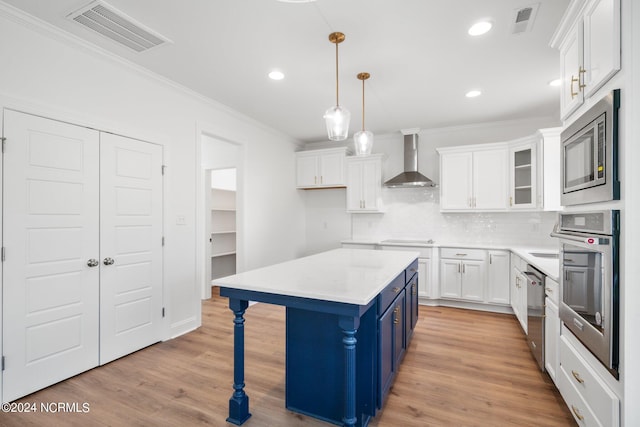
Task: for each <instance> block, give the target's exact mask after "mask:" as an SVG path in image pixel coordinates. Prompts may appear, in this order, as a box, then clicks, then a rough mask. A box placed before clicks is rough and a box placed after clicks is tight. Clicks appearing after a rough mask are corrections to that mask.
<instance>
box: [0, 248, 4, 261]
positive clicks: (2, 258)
mask: <svg viewBox="0 0 640 427" xmlns="http://www.w3.org/2000/svg"><path fill="white" fill-rule="evenodd" d="M0 261H2V262H4V246H3V247H2V250H0Z"/></svg>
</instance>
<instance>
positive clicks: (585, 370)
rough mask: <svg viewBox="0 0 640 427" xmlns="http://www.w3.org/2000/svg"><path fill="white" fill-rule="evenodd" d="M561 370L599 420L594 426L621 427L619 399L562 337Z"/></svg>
mask: <svg viewBox="0 0 640 427" xmlns="http://www.w3.org/2000/svg"><path fill="white" fill-rule="evenodd" d="M560 370H561V372H563V373H564V375H565V376H566V378H567V379H568V380H569V381H570V383H571V385H572V386H573V387H574V388H575V389H576V390H577V392H578V393H579V394H580V396H581V397H582V398H583V399H584V402H585V403H586V405H587V406H588V407H589V408H590V409H591V411H592V412H593V415H594V416H595V417H596V418H597V420H598V424H594V425H605V426H618V425H620V401H619V399H618V397H617V396H616V395H615V394H614V393H613V391H611V389H610V388H609V387H608V386H607V385H606V384H605V383H604V381H602V380H601V379H600V377H599V376H598V374H596V373H595V371H594V370H593V369H592V368H591V367H590V366H589V365H588V364H587V362H586V361H585V360H584V359H583V358H582V356H580V355H579V354H578V351H577V350H576V349H575V348H574V347H573V345H572V344H571V343H569V342H568V341H567V340H566V338H564V337H563V336H561V337H560ZM563 396H564V394H563ZM567 403H569V402H567ZM569 408H571V405H569ZM585 425H587V424H585Z"/></svg>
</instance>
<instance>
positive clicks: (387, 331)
mask: <svg viewBox="0 0 640 427" xmlns="http://www.w3.org/2000/svg"><path fill="white" fill-rule="evenodd" d="M379 252H380V251H375V250H371V251H366V250H355V249H354V250H349V249H339V250H335V251H328V252H326V253H322V254H318V255H315V256H312V257H307V258H303V259H300V260H294V261H290V262H288V263H287V265H288V266H293V267H295V271H297V272H298V273H300V272H302V273H300V274H301V275H303V276H302V277H301V278H300V279H298V278H296V279H295V280H293V281H292V280H290V278H289V277H288V276H286V275H283V272H286V271H288V270H287V269H283V268H281V265H278V266H275V267H274V268H272V269H270V268H268V267H267V268H263V269H259V270H256V271H255V273H251V272H249V273H244V274H243V275H236V276H233V277H232V278H231V279H228V281H227V282H226V284H227V286H221V288H220V295H222V296H227V297H229V308H230V309H231V310H232V311H233V313H234V384H233V389H234V392H233V395H232V397H231V398H230V399H229V418H227V421H228V422H230V423H233V424H237V425H240V424H243V423H244V422H245V421H247V420H248V419H249V417H251V414H250V412H249V398H248V395H247V394H246V393H245V392H244V388H245V383H244V313H245V310H246V309H247V307H248V305H249V304H248V302H249V301H261V302H267V303H272V304H280V305H284V306H285V307H286V322H285V323H286V348H285V352H286V356H285V357H286V359H285V360H286V361H285V365H286V371H285V404H286V407H287V408H288V409H289V410H291V411H294V412H298V413H301V414H304V415H309V416H312V417H315V418H318V419H320V420H324V421H327V422H330V423H333V424H338V425H344V426H349V427H352V426H353V427H356V426H357V427H366V426H367V425H368V424H369V421H370V419H371V418H372V417H374V416H375V415H376V412H377V411H379V410H381V409H382V406H383V403H384V401H385V399H386V396H387V395H388V393H389V389H390V387H391V385H392V383H393V380H394V378H395V376H396V375H397V373H398V369H399V366H400V362H401V360H402V357H403V355H404V352H405V349H406V343H407V342H408V339H409V337H407V327H411V325H412V323H411V317H410V316H409V320H407V318H406V316H407V314H406V313H407V309H406V307H407V306H406V299H405V296H406V295H407V291H406V289H407V283H408V281H407V278H408V277H414V272H415V271H416V270H417V259H416V258H414V260H413V261H411V264H409V267H405V268H403V269H401V270H400V271H398V270H395V271H396V272H398V273H396V276H395V278H394V279H393V280H391V281H388V280H389V279H388V277H389V275H388V274H387V273H384V272H385V271H388V270H391V268H387V269H386V270H385V269H384V268H383V269H381V268H380V266H381V265H382V264H381V263H385V262H386V263H388V264H391V263H392V262H395V263H403V264H404V266H406V265H407V264H406V263H405V262H406V255H404V254H401V253H400V252H397V253H396V254H393V255H391V254H379ZM373 257H379V258H380V260H379V261H372V260H371V258H373ZM310 260H311V261H313V262H310ZM345 260H346V262H345ZM300 264H302V265H300ZM337 264H340V268H342V269H343V270H344V272H342V271H340V270H338V274H335V273H336V271H334V272H333V273H334V276H336V277H338V278H339V279H340V280H343V279H342V278H347V279H348V280H345V288H344V289H347V290H348V289H352V290H353V289H354V288H356V289H359V288H358V286H360V285H361V284H364V285H363V286H360V287H361V288H362V291H361V292H367V287H368V286H369V285H368V284H369V283H371V285H370V286H372V287H374V289H381V287H380V285H379V283H380V282H383V281H384V283H385V284H384V285H382V286H384V287H383V288H382V290H381V291H379V292H378V291H376V292H378V293H377V295H376V296H374V297H373V298H371V297H367V298H366V299H365V298H361V300H362V303H354V302H352V301H343V299H344V297H342V296H341V295H342V291H339V292H338V291H336V292H334V293H335V295H332V296H330V298H328V299H324V298H323V299H318V298H316V297H315V296H316V295H317V294H318V291H314V292H309V295H310V296H311V295H313V296H314V297H305V296H302V295H300V296H295V295H288V294H285V293H283V291H281V288H286V286H282V285H277V286H276V285H275V284H278V283H281V282H287V283H293V285H291V286H293V287H295V289H298V288H297V283H299V281H301V280H305V283H306V282H308V280H309V279H308V277H309V272H308V271H309V269H312V270H315V271H316V273H315V274H314V275H311V277H318V278H322V277H325V276H324V275H323V274H322V273H323V272H324V269H326V265H333V266H335V265H337ZM334 268H335V267H334ZM271 270H274V271H271ZM265 272H266V273H272V276H271V277H269V276H268V274H267V275H265ZM380 272H383V274H379V273H380ZM376 274H377V277H376ZM265 277H266V279H265ZM274 277H277V279H278V280H275V279H274ZM351 277H357V278H358V279H365V280H364V281H362V280H353V279H349V278H351ZM370 280H371V282H370ZM255 283H259V284H262V286H263V287H267V288H268V287H273V288H274V289H276V290H277V291H278V292H271V293H269V292H261V291H255V290H249V289H246V287H247V286H255ZM376 283H378V285H377V286H376ZM412 283H413V282H412ZM252 284H253V285H252ZM229 285H232V286H234V287H230V286H229ZM294 285H295V286H294ZM315 286H316V287H317V289H320V290H321V291H322V292H324V293H325V294H326V293H327V289H329V290H330V289H331V288H330V287H329V288H323V287H322V279H320V280H318V281H317V283H316V284H315ZM334 288H335V287H334ZM335 289H338V288H335ZM416 289H417V288H416ZM329 293H330V292H329ZM353 298H354V297H351V299H353ZM410 311H411V310H410ZM407 325H409V326H407Z"/></svg>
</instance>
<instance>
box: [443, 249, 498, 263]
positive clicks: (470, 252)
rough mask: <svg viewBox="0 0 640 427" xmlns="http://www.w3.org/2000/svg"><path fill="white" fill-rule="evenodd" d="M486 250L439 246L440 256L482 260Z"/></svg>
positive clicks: (485, 255)
mask: <svg viewBox="0 0 640 427" xmlns="http://www.w3.org/2000/svg"><path fill="white" fill-rule="evenodd" d="M486 257H487V251H485V250H483V249H467V248H440V258H454V259H475V260H479V261H484V260H485V258H486Z"/></svg>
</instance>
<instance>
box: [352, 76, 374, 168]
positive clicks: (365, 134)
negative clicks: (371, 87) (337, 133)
mask: <svg viewBox="0 0 640 427" xmlns="http://www.w3.org/2000/svg"><path fill="white" fill-rule="evenodd" d="M357 77H358V80H362V130H361V131H359V132H356V134H355V135H353V142H354V145H355V148H356V155H357V156H368V155H369V154H371V148H373V133H371V132H369V131H368V130H364V81H365V80H367V79H368V78H369V77H371V74H369V73H359V74H358V76H357Z"/></svg>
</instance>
